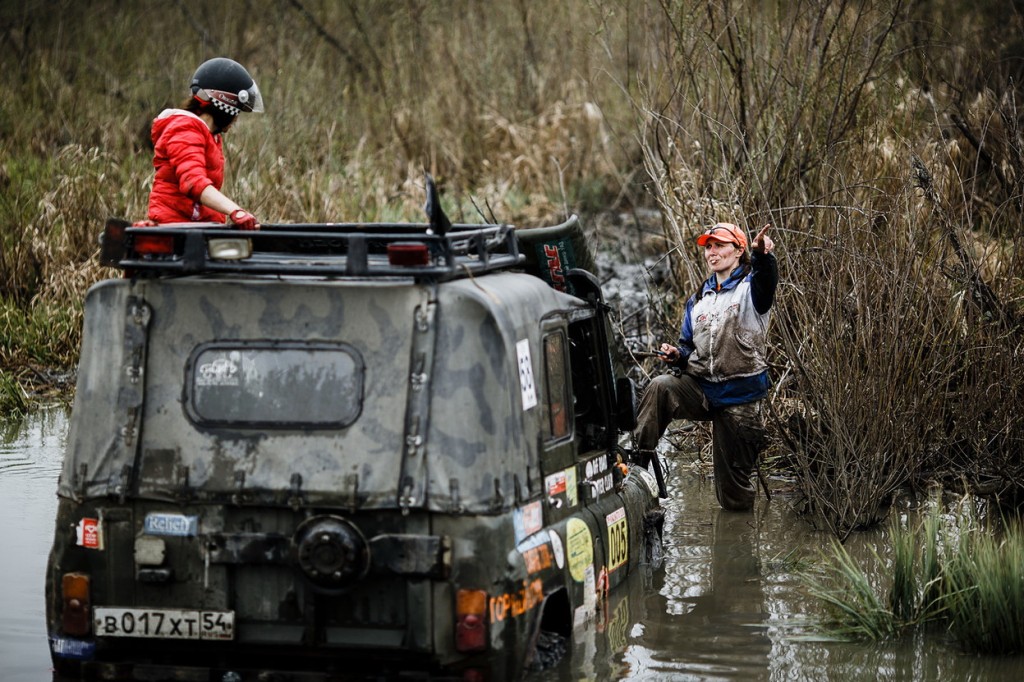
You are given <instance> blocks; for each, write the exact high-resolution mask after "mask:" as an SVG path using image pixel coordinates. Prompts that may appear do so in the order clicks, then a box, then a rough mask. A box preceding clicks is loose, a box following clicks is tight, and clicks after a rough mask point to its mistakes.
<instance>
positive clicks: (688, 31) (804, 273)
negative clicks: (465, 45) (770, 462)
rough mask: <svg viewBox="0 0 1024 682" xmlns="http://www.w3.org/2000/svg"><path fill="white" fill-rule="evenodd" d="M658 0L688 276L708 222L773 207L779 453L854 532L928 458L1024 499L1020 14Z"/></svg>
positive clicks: (662, 172) (661, 96) (942, 476)
mask: <svg viewBox="0 0 1024 682" xmlns="http://www.w3.org/2000/svg"><path fill="white" fill-rule="evenodd" d="M661 8H662V10H663V11H662V13H661V14H660V15H659V16H658V21H657V23H656V27H655V28H654V29H652V30H651V31H650V32H649V34H650V36H651V39H650V45H651V48H650V49H651V50H652V51H654V52H656V54H657V57H658V59H657V60H653V61H652V67H651V72H650V73H649V74H647V75H646V77H644V78H642V79H640V81H641V82H640V85H639V87H638V94H637V95H636V97H635V98H634V102H635V106H636V109H637V112H638V119H639V121H640V123H641V129H642V135H643V137H642V143H643V147H642V151H643V159H644V164H645V168H646V170H647V173H648V175H649V176H650V177H651V178H652V189H653V191H654V193H655V196H656V198H657V201H658V203H659V206H660V207H661V208H662V211H663V213H664V214H665V216H666V229H665V237H666V240H667V241H669V243H671V244H677V245H678V249H676V250H674V251H673V252H672V265H673V274H674V279H675V285H676V291H677V292H678V293H679V300H680V301H682V300H685V297H686V296H688V295H689V294H690V293H691V292H693V291H694V290H695V289H696V287H697V284H698V283H699V282H700V281H701V280H702V279H703V277H704V268H703V263H702V260H701V258H700V257H699V256H698V255H697V254H696V253H695V250H694V249H693V247H692V246H691V245H692V244H693V239H694V237H695V236H696V235H697V234H699V232H700V231H701V230H703V229H705V227H706V226H708V225H710V224H713V223H714V222H716V221H718V220H729V221H730V222H739V223H741V224H743V225H745V226H747V227H748V229H749V230H750V232H751V233H753V232H754V231H756V230H757V229H759V228H760V226H762V225H764V224H765V223H773V224H775V225H776V229H775V232H774V236H775V239H776V241H777V242H778V243H779V249H778V253H779V257H780V262H781V274H782V284H781V289H780V292H779V295H778V300H777V308H776V312H775V321H774V322H773V329H772V338H773V339H774V340H775V342H776V344H777V345H776V346H774V347H772V348H770V361H771V362H772V363H773V366H774V368H775V372H774V375H773V378H774V380H775V389H774V393H773V394H772V396H771V400H770V403H771V404H770V408H771V409H770V412H771V414H772V415H773V419H772V422H771V423H772V426H773V433H774V435H775V436H776V441H775V445H774V449H773V453H774V454H775V455H779V456H781V457H783V458H784V459H785V461H786V462H788V465H789V466H790V467H791V468H792V469H793V470H795V471H796V473H797V474H798V477H799V483H800V487H801V490H802V492H803V495H804V497H805V499H806V502H807V504H806V508H807V509H808V511H809V512H810V513H809V514H808V518H809V520H811V521H812V522H813V523H814V524H815V525H818V526H820V527H823V528H825V529H827V530H829V531H830V532H832V533H833V534H834V535H835V536H837V537H838V538H840V539H846V538H848V537H849V536H850V534H851V533H853V532H854V531H856V530H858V529H862V528H868V527H871V526H873V525H876V524H878V523H880V522H881V521H883V520H884V519H885V518H886V517H887V515H888V514H889V505H890V503H891V500H892V497H893V495H894V493H895V492H896V491H898V490H900V489H902V488H904V487H906V486H913V487H917V488H923V487H924V486H926V485H927V484H928V482H929V481H928V479H929V478H932V479H938V480H939V481H940V482H942V483H944V484H946V485H950V486H955V485H960V482H966V483H967V486H968V487H969V488H970V489H971V490H974V491H976V492H984V493H986V494H993V495H999V496H1000V499H1002V500H1004V501H1011V502H1012V501H1013V500H1014V499H1015V498H1020V497H1021V492H1022V490H1024V487H1022V486H1024V475H1022V474H1024V470H1022V465H1021V462H1020V458H1019V456H1018V455H1017V454H1016V453H1019V452H1020V450H1021V447H1022V446H1024V424H1022V422H1021V420H1019V419H1014V418H1013V415H1012V414H1011V408H1009V405H1013V404H1016V402H1017V401H1016V400H1015V399H1013V398H1012V397H1011V396H1012V395H1014V394H1015V392H1019V391H1020V390H1021V388H1022V387H1024V369H1022V367H1024V363H1022V362H1021V360H1024V357H1022V355H1024V344H1022V339H1024V334H1022V321H1021V317H1020V315H1019V313H1018V312H1017V310H1016V308H1017V305H1016V302H1017V301H1019V300H1020V298H1021V296H1022V295H1024V286H1022V280H1021V278H1020V277H1019V276H1018V275H1017V274H1016V272H1015V268H1014V267H1013V265H1012V263H1013V262H1014V260H1015V258H1016V257H1017V255H1018V254H1019V253H1020V248H1021V246H1022V245H1024V239H1022V237H1024V235H1022V233H1021V231H1020V228H1019V226H1020V225H1021V224H1022V222H1024V211H1022V207H1024V195H1022V193H1021V185H1020V178H1024V163H1022V160H1024V147H1022V146H1021V143H1020V141H1021V140H1022V139H1024V137H1022V136H1021V135H1020V132H1021V127H1020V121H1021V115H1020V112H1018V110H1017V107H1016V93H1015V86H1014V85H1013V84H1012V83H1013V82H1014V79H1017V76H1018V74H1016V73H1015V72H1012V71H1008V70H1006V69H1002V70H1001V69H998V68H996V67H995V65H996V64H997V63H1002V62H999V60H998V59H997V58H995V54H994V53H993V52H991V51H990V47H994V45H1002V46H1004V48H1006V49H1009V48H1008V47H1007V46H1008V45H1009V44H1010V43H1011V42H1013V41H1014V40H1015V38H1013V37H1012V36H1013V30H1016V29H1012V30H1009V31H1007V27H1006V26H1000V24H999V21H998V19H997V17H996V15H995V14H990V13H989V12H988V10H987V9H982V10H980V11H979V12H978V13H976V14H971V15H970V16H968V15H965V14H963V13H961V12H960V11H959V9H960V8H959V6H958V5H957V4H956V3H935V4H931V5H929V6H927V7H925V6H923V5H916V6H915V5H909V4H903V3H899V2H896V3H859V4H854V5H851V4H849V3H839V2H837V3H810V2H796V3H787V4H786V5H782V4H774V3H769V4H767V5H759V6H756V7H755V6H751V7H747V8H744V11H743V12H739V13H736V12H732V11H730V8H729V7H727V6H717V5H713V4H708V5H697V4H689V3H662V4H661ZM944 13H945V17H943V14H944ZM952 17H955V19H952ZM933 21H937V22H938V23H929V22H933ZM929 26H930V27H932V28H935V29H937V30H935V31H934V32H933V31H932V30H931V29H930V28H928V27H929ZM939 26H941V27H942V29H941V30H938V27H939ZM981 35H988V36H989V37H990V38H992V41H991V42H989V43H987V46H986V44H985V43H984V41H982V42H975V39H976V38H978V37H979V36H981ZM940 42H941V48H940V47H939V43H940ZM995 49H996V50H999V49H1003V48H995ZM983 64H984V65H987V67H985V68H987V69H988V70H987V71H985V68H983V67H981V66H980V65H983ZM655 65H656V66H655ZM1018 80H1019V79H1018ZM925 82H927V86H925ZM982 159H985V160H984V161H983V160H982ZM673 332H674V330H666V332H665V335H666V336H669V335H670V334H673Z"/></svg>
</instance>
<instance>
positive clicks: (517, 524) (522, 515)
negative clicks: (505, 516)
mask: <svg viewBox="0 0 1024 682" xmlns="http://www.w3.org/2000/svg"><path fill="white" fill-rule="evenodd" d="M512 524H513V526H514V528H515V534H516V544H517V545H518V544H519V543H520V542H522V541H523V540H525V539H526V538H528V537H530V536H531V535H533V534H534V533H536V532H537V531H539V530H540V529H541V528H543V527H544V513H543V510H542V508H541V504H540V500H537V501H535V502H531V503H530V504H528V505H526V506H525V507H516V508H515V510H513V512H512Z"/></svg>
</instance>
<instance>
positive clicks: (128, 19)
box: [0, 0, 635, 402]
mask: <svg viewBox="0 0 1024 682" xmlns="http://www.w3.org/2000/svg"><path fill="white" fill-rule="evenodd" d="M603 20H604V17H603V15H602V13H601V11H600V9H599V8H598V7H596V6H594V5H592V4H591V3H588V2H585V1H582V0H581V1H575V0H574V1H571V2H568V3H534V2H527V1H525V0H520V1H517V2H511V3H496V4H493V5H492V4H490V3H481V2H475V1H471V0H462V1H457V2H446V3H429V2H404V1H403V2H397V1H385V2H374V3H359V2H353V1H351V0H348V1H345V2H328V1H326V0H289V1H287V2H276V1H272V0H252V1H251V2H245V3H242V2H189V3H158V2H141V3H120V2H114V1H113V0H83V1H82V2H58V1H44V2H34V3H4V4H3V5H0V54H2V55H3V56H2V60H3V68H0V90H2V91H3V92H4V93H5V97H4V98H2V101H0V301H2V302H4V305H9V306H11V307H12V309H14V310H17V311H21V314H19V315H11V316H7V317H5V318H3V319H2V321H0V324H2V326H0V338H3V339H4V340H5V346H4V348H3V349H2V350H3V352H2V354H0V360H2V362H3V364H2V366H3V367H4V368H5V372H6V374H5V375H4V376H5V377H7V379H5V382H6V383H5V385H13V384H12V383H11V381H10V380H9V377H10V376H12V375H13V374H14V373H15V370H19V369H20V368H23V367H25V366H34V365H35V364H36V363H38V362H39V361H40V360H39V358H38V355H39V353H34V351H33V349H30V348H26V347H25V346H24V343H25V342H26V341H28V340H29V339H30V338H31V335H30V334H25V333H22V332H23V331H24V329H25V328H27V327H29V326H31V325H30V322H29V320H30V319H32V317H33V315H34V313H33V312H32V311H34V310H41V311H42V310H47V309H48V306H53V305H58V306H60V307H61V308H62V309H66V310H67V311H68V314H70V315H71V317H72V319H74V320H78V321H80V315H81V309H80V305H79V303H78V301H80V299H81V297H82V294H83V292H84V291H85V289H86V288H87V287H88V285H89V284H90V283H92V282H94V281H96V280H98V279H100V278H102V277H104V276H108V275H109V273H107V272H104V271H103V270H102V269H100V268H98V267H97V266H96V265H95V259H94V258H93V256H94V254H95V253H96V250H97V240H96V237H97V233H98V231H99V230H100V226H101V225H102V224H103V221H104V220H105V218H106V217H107V216H111V215H116V216H123V217H127V218H130V219H140V218H143V217H145V214H146V202H147V198H148V192H149V183H150V180H151V174H152V166H151V158H152V151H151V144H150V141H149V126H150V122H151V121H152V119H153V117H154V116H155V115H156V114H157V113H159V111H160V110H161V109H163V108H165V107H169V106H177V105H179V104H180V103H181V102H182V101H183V100H184V99H185V97H186V96H187V94H188V84H189V79H190V78H191V74H192V72H193V71H194V69H195V67H196V66H197V65H198V64H199V63H200V62H202V61H203V60H204V59H207V58H209V57H213V56H217V55H228V56H231V57H233V58H235V59H237V60H238V61H240V62H241V63H243V64H244V65H246V66H247V67H248V68H249V70H250V71H251V72H252V73H253V75H254V76H255V78H256V79H257V81H258V83H259V85H260V88H261V90H262V91H263V93H264V95H265V99H266V105H267V111H266V113H265V114H262V115H251V116H250V115H246V116H243V117H242V118H241V120H240V121H239V123H238V124H237V125H236V126H234V127H233V129H232V130H231V131H229V133H228V134H227V135H226V143H225V146H226V150H227V151H226V155H227V163H228V167H227V174H226V175H227V179H226V184H225V188H224V189H225V191H226V193H228V194H229V196H232V197H233V198H235V199H236V200H237V201H238V202H239V203H240V204H241V205H243V206H245V207H247V208H249V209H250V210H252V211H253V212H254V213H255V214H256V215H257V216H258V217H259V218H260V219H262V220H264V221H273V222H294V221H360V220H367V221H375V220H422V208H421V207H422V204H423V196H424V195H423V188H422V177H423V171H424V170H428V171H430V172H431V173H432V174H433V175H434V177H435V178H437V179H438V181H439V184H440V185H441V190H442V192H443V194H444V197H443V199H444V202H445V207H446V209H447V210H448V212H449V213H450V214H451V215H452V216H453V218H455V219H457V220H463V221H473V220H479V219H481V218H485V219H487V220H492V219H493V220H499V221H504V222H511V223H534V222H541V221H550V220H560V219H561V218H562V217H563V216H564V214H565V213H566V212H570V211H575V212H579V211H581V210H586V209H588V208H593V207H595V206H597V205H599V204H600V205H605V204H607V203H609V202H611V203H614V202H615V201H620V202H621V201H623V200H624V199H628V198H629V193H630V191H631V190H630V187H629V183H630V182H631V176H630V171H624V170H622V169H624V168H628V167H629V164H628V163H625V162H624V159H626V158H627V157H628V156H630V155H631V154H633V155H635V151H634V152H631V151H630V149H634V150H635V144H633V143H631V142H630V141H629V137H628V135H626V134H620V135H615V134H614V133H615V130H616V127H621V126H623V125H624V121H625V118H624V114H625V113H626V112H628V107H627V106H626V103H625V101H624V100H622V98H621V97H619V96H618V90H617V88H616V86H614V85H610V84H609V85H606V86H601V85H597V84H595V82H596V81H598V80H600V75H601V71H602V69H603V68H604V67H603V66H602V65H603V64H606V63H608V62H609V61H615V60H616V59H617V56H618V55H617V54H616V55H611V54H609V55H605V54H604V53H598V52H595V47H594V44H593V42H592V40H591V37H592V35H593V34H594V33H595V32H598V31H600V30H601V28H602V21H603ZM605 28H607V29H608V30H606V31H605V32H604V35H605V38H606V39H607V41H606V42H605V43H604V44H602V45H601V47H600V49H601V50H606V49H612V50H614V51H619V50H620V49H621V45H623V44H624V43H625V41H626V37H625V33H624V32H622V31H620V30H619V29H617V28H616V27H615V26H613V25H611V24H607V25H605ZM79 327H80V324H73V325H72V329H73V330H72V331H70V332H66V331H65V330H64V329H59V330H58V329H57V328H55V329H54V332H55V334H54V339H55V343H57V344H59V345H60V346H62V348H60V352H59V353H58V354H57V355H53V354H47V355H46V357H48V358H49V361H50V362H56V361H57V359H58V358H67V357H70V358H71V362H73V356H74V352H75V350H76V349H77V346H78V329H79ZM58 334H59V336H58ZM8 393H9V392H8ZM12 402H13V399H12Z"/></svg>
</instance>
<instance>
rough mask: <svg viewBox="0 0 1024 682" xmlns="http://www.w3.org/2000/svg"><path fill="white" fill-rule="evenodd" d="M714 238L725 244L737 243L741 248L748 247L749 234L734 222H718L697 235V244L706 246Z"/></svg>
mask: <svg viewBox="0 0 1024 682" xmlns="http://www.w3.org/2000/svg"><path fill="white" fill-rule="evenodd" d="M712 239H714V240H715V241H716V242H722V243H723V244H735V245H736V246H738V247H740V248H741V249H745V248H747V235H746V234H745V233H744V232H743V230H742V229H740V228H739V227H737V226H736V225H733V224H732V223H718V224H717V225H715V226H714V227H712V228H711V229H709V230H708V231H707V232H705V233H704V234H702V235H700V236H699V237H697V246H706V245H707V243H708V241H710V240H712Z"/></svg>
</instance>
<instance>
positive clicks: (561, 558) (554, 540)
mask: <svg viewBox="0 0 1024 682" xmlns="http://www.w3.org/2000/svg"><path fill="white" fill-rule="evenodd" d="M550 535H551V551H553V552H554V553H555V565H556V566H558V568H559V570H561V569H562V567H563V566H565V548H564V547H563V546H562V538H561V536H559V535H558V531H554V530H553V531H551V533H550Z"/></svg>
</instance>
